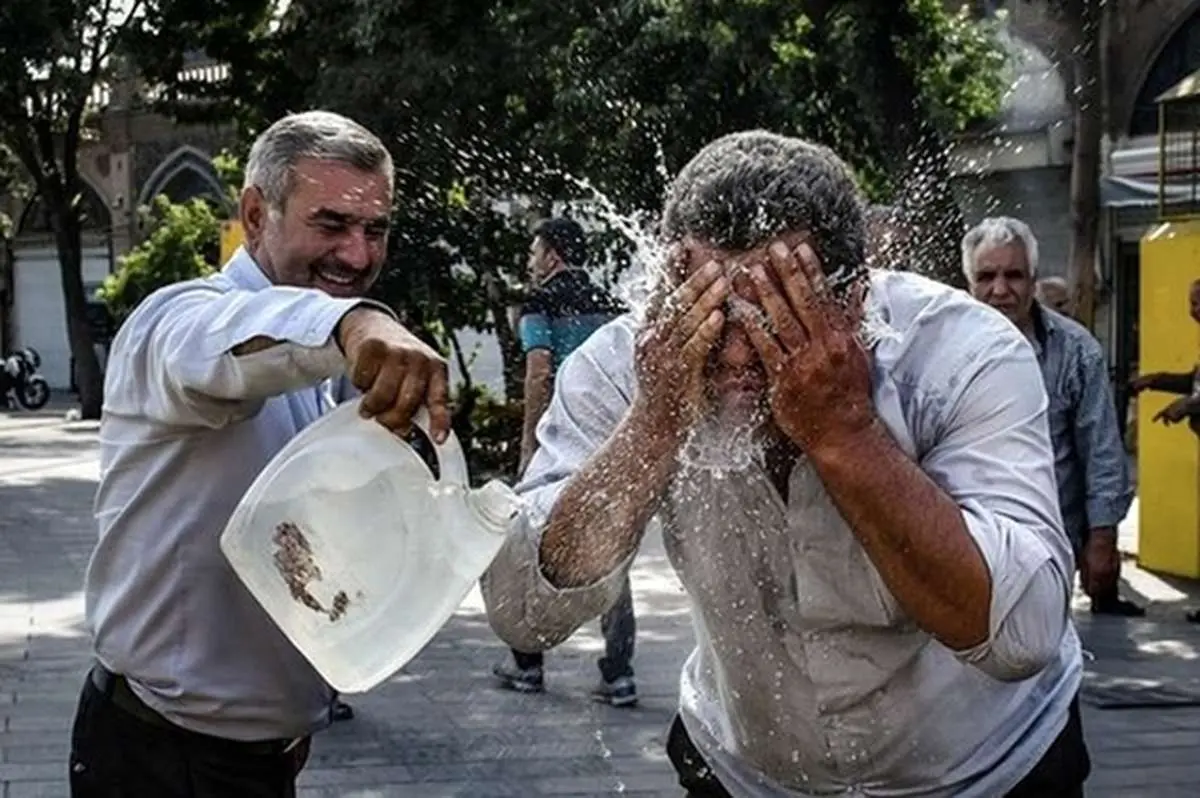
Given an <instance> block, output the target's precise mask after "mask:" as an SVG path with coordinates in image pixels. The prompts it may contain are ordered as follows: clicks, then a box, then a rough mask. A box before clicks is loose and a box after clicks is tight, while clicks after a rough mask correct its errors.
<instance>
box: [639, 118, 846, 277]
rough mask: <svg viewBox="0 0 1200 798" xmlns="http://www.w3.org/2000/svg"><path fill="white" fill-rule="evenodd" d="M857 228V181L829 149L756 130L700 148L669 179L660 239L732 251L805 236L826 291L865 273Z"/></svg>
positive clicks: (734, 134)
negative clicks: (788, 235) (793, 234)
mask: <svg viewBox="0 0 1200 798" xmlns="http://www.w3.org/2000/svg"><path fill="white" fill-rule="evenodd" d="M865 228H866V224H865V220H864V211H863V200H862V197H861V195H860V193H859V190H858V184H857V183H856V182H855V179H854V176H853V174H852V173H851V171H850V168H849V167H848V166H846V164H845V163H844V162H843V161H842V160H841V159H840V158H839V157H838V156H837V155H835V154H834V153H833V151H832V150H829V149H827V148H825V147H822V146H819V145H817V144H812V143H810V142H807V141H804V140H802V139H798V138H789V137H786V136H780V135H777V134H775V133H768V132H766V131H762V130H754V131H746V132H742V133H732V134H730V135H727V136H723V137H721V138H719V139H717V140H715V141H713V142H711V143H709V144H708V145H707V146H705V147H704V149H702V150H700V152H699V153H697V154H696V156H695V157H694V158H692V160H691V162H689V163H688V164H687V166H685V167H684V168H683V169H682V170H681V171H680V172H679V174H678V176H676V178H675V180H674V181H673V182H672V184H671V187H670V189H669V191H668V192H667V199H666V204H665V207H664V209H663V223H662V230H663V234H664V235H665V237H666V238H667V240H668V241H678V240H680V239H682V238H683V237H685V236H688V235H694V236H696V237H697V238H700V239H703V240H704V241H705V242H706V243H708V244H710V245H712V246H715V247H718V248H720V249H726V250H733V251H744V250H747V249H753V248H755V247H758V246H761V245H763V244H766V243H768V242H769V241H771V239H773V238H775V237H777V236H779V235H781V234H783V233H785V232H788V231H807V232H808V233H810V234H811V235H812V238H813V248H814V249H815V250H816V251H817V253H818V255H820V257H821V261H822V264H823V266H824V268H825V272H826V273H827V274H829V275H830V277H831V278H832V279H831V280H830V283H831V285H832V286H834V287H844V286H846V285H848V284H849V283H850V282H851V281H852V280H854V279H855V278H857V277H858V276H860V275H862V274H863V273H865V266H864V248H865V239H866V229H865Z"/></svg>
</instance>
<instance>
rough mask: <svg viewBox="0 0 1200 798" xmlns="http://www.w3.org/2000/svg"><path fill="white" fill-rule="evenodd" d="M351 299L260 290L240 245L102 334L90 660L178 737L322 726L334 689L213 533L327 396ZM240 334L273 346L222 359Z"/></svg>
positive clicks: (269, 736) (273, 733) (273, 734)
mask: <svg viewBox="0 0 1200 798" xmlns="http://www.w3.org/2000/svg"><path fill="white" fill-rule="evenodd" d="M361 304H363V303H362V300H354V299H335V298H333V297H330V296H328V295H327V294H324V293H322V292H320V291H316V290H309V289H300V288H288V287H281V286H275V285H272V284H271V283H270V281H269V280H268V279H267V278H266V276H265V275H264V274H263V273H262V271H261V270H260V269H259V268H258V265H257V264H256V263H255V262H254V261H253V259H252V258H251V257H250V256H249V254H247V253H246V251H245V250H244V249H239V250H238V252H237V253H235V254H234V256H233V257H232V258H231V259H230V261H229V263H228V264H226V266H225V268H224V270H223V271H222V272H220V273H218V274H216V275H213V276H212V277H209V278H206V279H199V280H191V281H188V282H184V283H180V284H176V285H172V286H169V287H167V288H164V289H162V290H160V291H157V292H156V293H154V294H153V295H152V296H150V297H149V298H148V299H147V300H146V301H145V302H143V303H142V304H141V305H140V306H138V308H137V309H136V310H135V311H134V313H133V314H132V315H131V316H130V318H129V320H128V321H127V322H126V323H125V324H124V325H123V326H122V327H121V330H120V332H119V333H118V335H117V337H116V340H115V341H114V342H113V347H112V354H111V355H110V357H109V362H108V372H107V376H106V378H105V396H104V413H103V418H102V420H101V423H100V444H101V475H100V485H99V488H98V490H97V493H96V506H95V512H96V520H97V521H98V523H99V527H100V538H99V541H98V543H97V544H96V548H95V551H94V552H93V554H92V559H91V562H90V564H89V567H88V571H87V585H86V612H87V622H88V624H89V626H90V628H91V631H92V634H93V635H94V639H95V652H96V656H97V658H98V659H99V660H100V662H101V663H103V664H104V666H105V667H107V668H108V669H109V670H111V671H113V672H115V673H118V674H122V675H124V676H125V677H126V678H127V679H128V680H129V683H130V687H131V688H132V689H133V691H134V692H135V693H136V694H137V695H138V697H139V698H141V699H142V700H143V701H144V702H145V703H146V704H147V705H149V706H150V707H151V708H153V709H154V710H156V711H157V712H159V713H161V714H162V715H163V716H164V717H166V718H167V719H169V720H171V721H172V722H174V723H176V724H178V725H180V726H182V727H184V728H186V729H191V730H193V731H197V732H202V733H205V734H211V735H216V736H218V737H224V738H228V739H235V740H274V739H288V738H295V737H299V736H302V735H306V734H309V733H311V732H312V731H313V730H315V729H317V728H319V727H321V726H323V725H325V724H326V723H327V722H328V719H329V709H330V705H331V703H332V700H333V697H334V694H333V691H332V690H331V689H330V687H329V686H328V685H327V684H326V683H325V682H324V680H323V679H321V677H320V676H319V675H318V674H317V673H316V671H314V670H313V668H312V666H311V665H309V664H308V662H307V660H305V659H304V657H303V656H302V655H301V654H300V652H298V651H297V650H296V649H295V648H294V647H293V646H292V644H291V643H290V642H288V640H287V638H286V637H284V635H283V633H282V632H280V631H279V629H278V628H277V627H276V626H275V625H274V624H273V623H272V622H271V620H270V618H268V616H267V615H266V613H265V612H264V611H263V610H262V609H261V608H260V607H259V605H258V603H257V602H256V601H255V600H254V598H253V597H252V596H251V595H250V593H249V592H248V591H247V590H246V589H245V588H244V587H243V586H242V584H241V582H240V581H238V579H237V577H236V576H235V575H234V573H233V571H232V569H231V568H230V567H229V565H228V563H227V562H226V560H225V558H224V556H222V554H221V552H220V549H219V547H218V540H219V538H220V535H221V532H222V531H223V530H224V528H225V523H226V522H227V521H228V519H229V516H230V515H231V514H232V512H233V509H234V507H236V506H237V503H238V501H239V500H240V499H241V497H242V495H243V494H244V493H245V491H246V489H247V488H249V487H250V484H251V483H252V482H253V481H254V479H255V478H256V477H257V476H258V474H259V472H260V471H261V470H262V469H263V468H264V467H265V466H266V464H267V463H268V462H269V461H270V460H271V458H272V457H273V456H274V455H275V454H276V453H277V452H279V450H280V449H282V448H283V446H284V445H285V444H286V443H287V442H288V441H289V440H290V439H291V438H292V437H293V436H295V435H296V434H297V433H298V432H300V430H301V429H303V428H304V427H305V426H306V425H307V424H309V423H311V422H312V421H314V420H316V419H317V418H318V417H319V416H320V415H321V413H322V411H323V410H324V409H326V408H327V407H329V406H331V405H332V401H333V399H332V397H331V395H330V391H329V387H330V385H329V383H328V380H329V379H331V378H333V377H336V376H337V375H339V374H341V373H342V372H343V370H344V357H343V355H342V353H341V351H340V349H339V347H338V345H337V343H336V342H335V341H334V339H333V337H332V336H333V332H334V330H335V328H336V326H337V323H338V321H339V320H340V319H341V318H342V316H343V315H345V314H346V312H347V311H349V310H351V309H352V308H354V307H356V306H358V305H361ZM252 339H258V340H259V341H262V340H263V339H271V340H273V341H275V342H278V343H277V344H276V345H273V346H269V347H267V348H264V349H261V350H259V351H255V352H254V353H253V354H245V355H235V354H234V353H233V350H234V348H235V347H237V346H238V345H239V344H244V343H246V342H248V341H251V340H252Z"/></svg>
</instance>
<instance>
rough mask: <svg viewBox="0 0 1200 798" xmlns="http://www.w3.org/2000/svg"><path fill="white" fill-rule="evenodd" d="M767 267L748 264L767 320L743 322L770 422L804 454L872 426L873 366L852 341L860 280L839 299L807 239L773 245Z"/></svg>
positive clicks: (855, 337)
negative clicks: (766, 394)
mask: <svg viewBox="0 0 1200 798" xmlns="http://www.w3.org/2000/svg"><path fill="white" fill-rule="evenodd" d="M767 253H768V258H769V260H768V262H766V263H762V262H758V263H754V264H751V265H750V277H751V279H752V281H753V284H754V290H755V292H756V293H757V295H758V300H759V304H760V306H761V308H762V310H763V311H764V313H765V316H766V318H765V319H762V320H760V321H759V323H748V324H747V325H746V330H747V333H748V334H749V336H750V340H751V341H752V342H753V343H754V346H755V348H756V349H757V350H758V353H759V356H760V357H761V358H762V361H763V364H764V366H765V367H766V371H767V375H768V379H769V380H770V386H771V388H770V402H771V413H772V416H773V417H774V419H775V424H776V425H777V426H778V427H779V429H780V430H781V431H782V432H783V433H784V434H786V435H787V436H788V437H789V438H790V439H791V440H792V442H793V443H795V444H796V445H797V446H799V447H800V448H801V449H802V450H805V451H810V450H811V448H812V447H814V446H816V445H818V444H819V443H820V442H821V441H822V440H824V439H826V438H827V437H828V436H830V435H837V434H840V433H845V432H853V431H858V430H861V429H865V428H867V427H869V426H870V425H871V424H873V423H874V422H875V410H874V406H873V404H872V402H871V369H870V361H869V359H868V356H867V352H866V350H865V349H864V348H863V346H862V344H861V343H860V342H859V339H858V330H859V325H860V323H861V321H862V302H863V299H864V297H865V295H866V284H865V282H864V283H862V284H860V285H858V286H856V287H855V288H854V289H852V290H851V291H850V292H849V295H848V296H847V297H845V298H844V299H839V298H837V297H835V296H833V294H832V293H831V291H830V290H829V287H828V285H827V284H826V282H825V274H824V271H823V270H822V268H821V263H820V261H819V260H818V258H817V255H816V253H815V252H814V251H813V249H812V247H811V246H809V244H808V243H807V242H803V243H801V244H800V245H799V246H798V247H796V249H795V250H794V251H791V250H789V249H788V247H787V246H786V245H785V244H783V243H782V242H779V241H776V242H774V243H773V244H772V245H771V246H770V247H768V249H767Z"/></svg>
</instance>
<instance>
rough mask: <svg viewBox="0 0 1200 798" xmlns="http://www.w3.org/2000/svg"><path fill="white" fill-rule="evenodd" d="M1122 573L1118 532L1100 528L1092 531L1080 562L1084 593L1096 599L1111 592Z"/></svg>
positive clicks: (1108, 528) (1080, 578) (1080, 579)
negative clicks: (1118, 548)
mask: <svg viewBox="0 0 1200 798" xmlns="http://www.w3.org/2000/svg"><path fill="white" fill-rule="evenodd" d="M1120 573H1121V552H1120V551H1118V550H1117V530H1116V529H1114V528H1113V527H1098V528H1096V529H1093V530H1091V533H1090V534H1089V535H1088V540H1087V543H1085V544H1084V546H1083V555H1082V557H1081V559H1080V562H1079V581H1080V582H1082V583H1083V592H1084V593H1087V594H1088V595H1089V596H1092V597H1095V596H1099V595H1103V594H1104V593H1106V592H1111V591H1112V589H1113V588H1114V587H1116V584H1117V577H1118V576H1119V575H1120Z"/></svg>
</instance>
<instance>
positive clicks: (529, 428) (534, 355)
mask: <svg viewBox="0 0 1200 798" xmlns="http://www.w3.org/2000/svg"><path fill="white" fill-rule="evenodd" d="M553 394H554V356H553V354H552V353H551V351H550V350H549V349H545V348H538V349H532V350H529V351H527V352H526V353H525V420H524V424H523V426H522V432H521V467H520V471H519V472H518V473H521V474H524V473H525V469H526V468H528V467H529V461H530V460H532V459H533V453H534V452H535V451H537V425H538V422H539V421H540V420H541V418H542V415H543V414H544V413H545V412H546V408H548V407H549V406H550V397H551V396H552V395H553Z"/></svg>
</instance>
